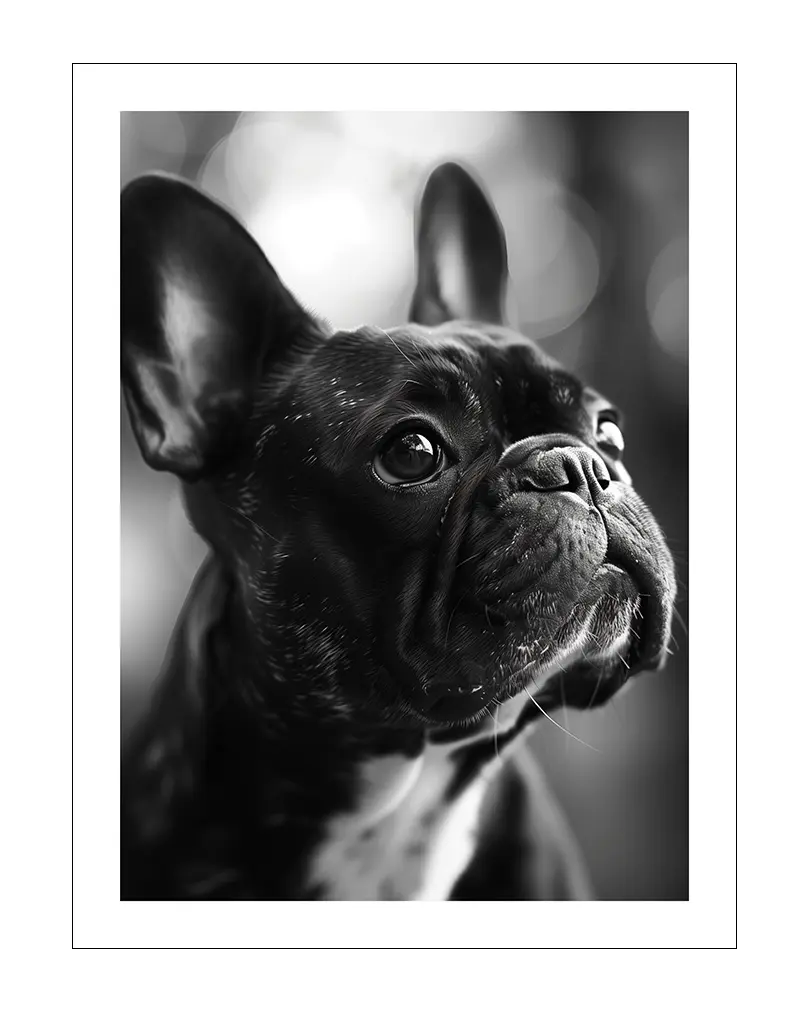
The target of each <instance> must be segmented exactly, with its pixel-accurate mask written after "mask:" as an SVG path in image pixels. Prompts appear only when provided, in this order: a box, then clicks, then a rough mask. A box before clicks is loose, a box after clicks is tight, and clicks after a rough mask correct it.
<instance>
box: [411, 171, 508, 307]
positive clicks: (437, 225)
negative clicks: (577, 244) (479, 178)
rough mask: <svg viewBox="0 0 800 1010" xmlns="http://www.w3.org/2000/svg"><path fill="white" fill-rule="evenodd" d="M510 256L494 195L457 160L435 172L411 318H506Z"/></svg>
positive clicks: (420, 217)
mask: <svg viewBox="0 0 800 1010" xmlns="http://www.w3.org/2000/svg"><path fill="white" fill-rule="evenodd" d="M507 281H508V256H507V252H506V240H505V235H504V233H503V228H502V225H501V224H500V221H499V219H498V217H497V214H496V212H495V210H494V207H493V206H492V204H491V202H490V201H489V198H488V197H487V196H486V194H485V193H484V192H483V190H482V189H481V187H480V186H479V185H478V183H477V182H476V181H475V179H473V177H472V176H471V175H470V174H469V173H468V172H467V171H466V170H465V169H464V168H462V167H461V166H460V165H457V164H456V163H455V162H447V163H445V164H443V165H440V166H439V167H438V168H436V169H435V170H434V171H433V173H432V174H431V176H430V178H429V179H428V182H427V184H426V186H425V190H424V192H423V194H422V200H421V202H420V205H419V209H418V212H417V286H416V290H415V292H414V298H413V300H412V303H411V311H410V319H411V321H412V322H415V323H421V324H422V325H424V326H438V325H439V324H440V323H444V322H447V321H448V320H450V319H474V320H480V321H483V322H489V323H503V322H504V321H505V298H506V285H507Z"/></svg>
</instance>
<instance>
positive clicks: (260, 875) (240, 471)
mask: <svg viewBox="0 0 800 1010" xmlns="http://www.w3.org/2000/svg"><path fill="white" fill-rule="evenodd" d="M690 115H691V114H690V112H689V111H688V110H686V109H685V108H681V107H680V106H676V107H675V109H673V110H671V111H670V110H657V111H656V110H653V111H647V110H641V111H602V110H600V111H570V109H568V108H567V109H565V110H563V111H542V112H536V111H479V110H476V111H408V112H404V111H336V110H334V111H318V112H312V111H297V112H292V111H269V110H267V111H264V110H263V109H262V110H261V111H248V110H239V111H230V112H224V111H222V112H221V111H207V112H204V111H171V110H168V109H165V110H162V111H152V110H151V111H139V110H137V109H135V108H131V109H128V110H125V111H122V112H121V113H120V123H119V125H120V169H121V178H120V187H121V211H120V213H121V216H120V250H121V251H120V261H119V277H120V366H121V399H120V422H121V443H120V444H121V571H120V576H121V609H120V620H121V625H120V627H121V681H120V689H121V695H120V699H121V780H120V781H121V792H120V811H119V814H120V878H119V897H120V898H121V899H122V901H123V902H126V903H127V902H142V901H144V902H149V901H158V902H163V901H212V900H217V901H237V900H251V901H252V900H256V901H269V902H272V901H280V902H284V901H302V902H309V901H333V902H340V901H360V902H364V901H377V902H384V901H410V902H419V901H436V902H438V901H465V902H474V901H494V902H498V901H502V902H508V901H531V900H533V901H547V902H553V901H577V902H586V901H621V902H654V901H655V902H686V901H688V900H689V897H690V894H689V873H690V859H689V775H690V753H689V715H690V703H689V611H688V604H689V585H690V579H689V522H688V516H689V454H688V449H689V425H690V411H689V395H688V390H689V163H690V153H691V152H690ZM109 255H110V253H109ZM109 420H110V419H109ZM112 757H114V756H112V755H110V754H108V755H105V758H106V759H107V760H109V761H110V760H112Z"/></svg>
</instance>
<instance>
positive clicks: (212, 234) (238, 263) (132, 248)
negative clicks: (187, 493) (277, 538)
mask: <svg viewBox="0 0 800 1010" xmlns="http://www.w3.org/2000/svg"><path fill="white" fill-rule="evenodd" d="M121 235H122V260H121V288H122V290H121V303H122V313H121V314H122V348H121V356H122V379H123V387H124V390H125V398H126V401H127V404H128V410H129V412H130V417H131V422H132V424H133V430H134V432H135V434H136V438H137V441H138V443H139V447H140V449H141V451H142V455H143V456H144V458H145V460H146V461H147V462H148V463H149V464H150V465H151V466H152V467H154V468H155V469H157V470H171V471H172V472H173V473H176V474H178V475H179V476H180V477H182V478H184V479H185V480H196V479H197V478H199V477H202V476H204V475H205V474H206V473H207V472H208V471H209V470H210V469H211V468H212V467H213V466H214V465H215V464H217V463H218V462H220V461H221V459H222V458H223V456H224V453H225V451H226V449H228V448H229V447H230V445H231V443H232V442H233V440H234V439H235V436H236V434H237V431H238V429H239V427H240V425H241V424H242V422H243V421H244V419H245V418H246V416H247V414H248V412H249V410H250V408H251V406H252V396H253V392H254V390H255V387H256V385H257V383H258V381H259V379H260V378H261V377H262V375H263V371H264V368H265V366H268V365H269V359H270V358H272V357H273V356H274V355H275V354H276V353H278V352H280V351H283V350H285V349H287V347H288V346H289V345H291V346H297V345H302V344H303V343H306V344H309V345H310V344H312V343H313V342H314V341H315V340H318V339H320V338H321V337H322V336H323V335H324V330H323V329H322V326H321V324H320V323H319V322H318V321H317V320H315V319H313V318H312V317H311V316H310V315H309V314H308V313H307V312H305V310H304V309H303V308H301V306H300V305H299V304H298V303H297V301H296V300H295V299H294V297H293V296H292V295H291V294H290V292H289V291H288V290H287V289H286V288H285V287H284V286H283V284H282V283H281V281H280V279H279V278H278V275H277V274H276V273H275V271H274V270H273V269H272V267H271V266H270V264H269V262H268V261H267V259H266V257H265V256H264V254H263V253H262V251H261V249H260V248H259V247H258V245H257V244H256V242H255V240H254V239H253V238H252V237H251V236H250V235H249V234H248V232H247V231H246V230H245V228H244V227H243V226H242V225H241V224H240V223H239V222H238V221H237V220H236V219H235V218H234V217H233V215H232V214H230V213H229V212H228V211H227V210H225V208H224V207H222V206H221V205H220V204H218V203H216V202H215V201H213V200H211V199H210V198H209V197H207V196H204V195H203V194H202V193H200V192H199V191H198V190H197V189H195V188H194V187H193V186H191V185H190V184H189V183H187V182H184V181H183V180H181V179H178V178H175V177H172V176H167V175H161V174H154V175H146V176H142V177H140V178H138V179H135V180H134V181H133V182H131V183H130V184H129V185H128V186H126V187H125V189H124V190H123V191H122V222H121Z"/></svg>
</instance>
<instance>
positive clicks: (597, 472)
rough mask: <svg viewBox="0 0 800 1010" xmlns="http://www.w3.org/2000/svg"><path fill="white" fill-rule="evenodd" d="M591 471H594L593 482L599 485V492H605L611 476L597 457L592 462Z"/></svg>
mask: <svg viewBox="0 0 800 1010" xmlns="http://www.w3.org/2000/svg"><path fill="white" fill-rule="evenodd" d="M592 470H593V471H594V476H595V480H596V481H597V483H598V484H599V485H600V490H601V491H605V490H606V489H607V488H608V487H609V485H610V484H611V475H610V474H609V472H608V469H607V467H606V465H605V463H604V462H603V461H602V459H600V457H599V456H598V457H596V458H595V459H593V460H592Z"/></svg>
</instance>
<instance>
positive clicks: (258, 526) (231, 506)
mask: <svg viewBox="0 0 800 1010" xmlns="http://www.w3.org/2000/svg"><path fill="white" fill-rule="evenodd" d="M222 504H223V505H224V506H225V507H226V508H229V509H230V510H231V512H235V513H236V515H237V516H241V518H242V519H246V520H247V521H248V522H249V523H252V524H253V526H255V528H256V529H257V530H260V531H261V532H262V533H263V534H264V536H265V537H268V538H269V539H270V540H272V541H273V542H274V543H276V544H279V543H280V540H278V538H277V537H274V536H273V535H272V534H271V533H268V532H267V530H265V529H264V527H263V526H260V525H259V524H258V523H257V522H256V521H255V519H253V518H251V517H250V516H249V515H247V514H246V513H244V512H242V511H241V509H237V508H236V507H235V506H234V505H229V504H228V502H226V501H224V502H223V503H222Z"/></svg>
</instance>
